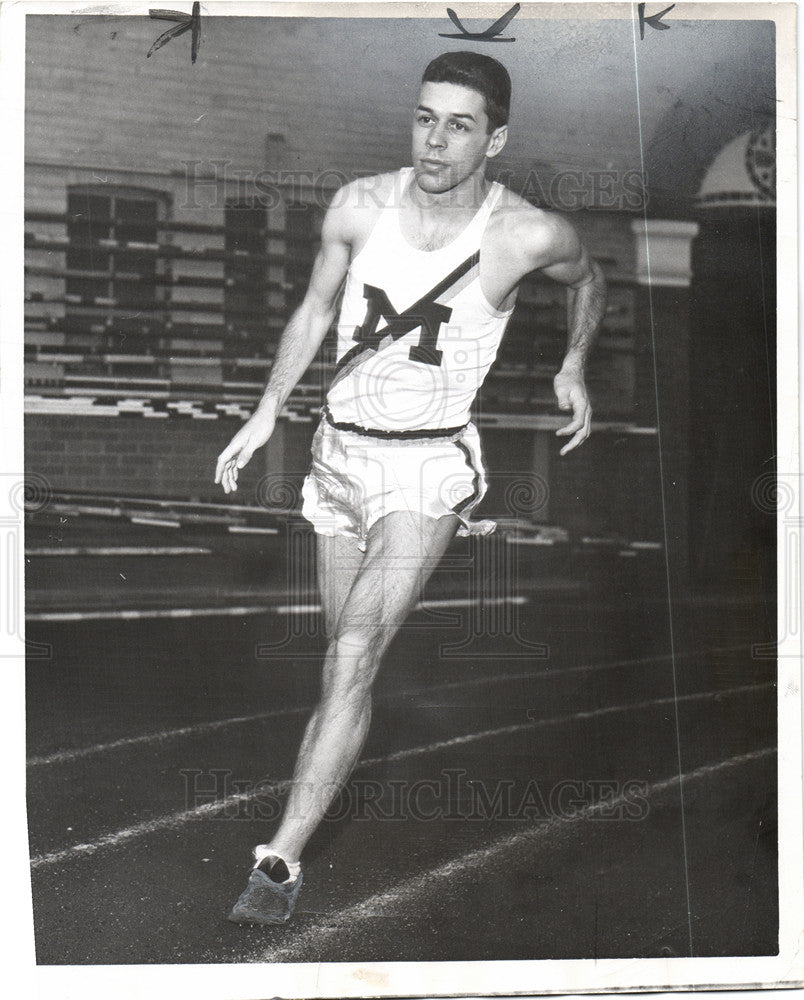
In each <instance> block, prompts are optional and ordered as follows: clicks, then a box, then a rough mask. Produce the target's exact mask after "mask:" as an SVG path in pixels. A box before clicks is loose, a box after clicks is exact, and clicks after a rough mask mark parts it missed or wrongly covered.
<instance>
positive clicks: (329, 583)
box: [316, 534, 365, 637]
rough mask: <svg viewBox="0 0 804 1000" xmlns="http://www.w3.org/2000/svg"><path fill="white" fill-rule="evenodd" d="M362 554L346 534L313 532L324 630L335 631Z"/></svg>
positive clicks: (332, 632)
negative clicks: (315, 533)
mask: <svg viewBox="0 0 804 1000" xmlns="http://www.w3.org/2000/svg"><path fill="white" fill-rule="evenodd" d="M364 558H365V553H364V552H363V550H362V549H360V548H359V547H358V544H357V538H355V537H352V536H350V535H320V534H319V535H316V562H317V573H318V590H319V593H320V594H321V608H322V611H323V614H324V629H325V630H326V634H327V635H328V636H330V637H331V636H332V635H334V634H335V627H336V625H337V623H338V619H339V618H340V616H341V611H342V610H343V606H344V604H345V603H346V598H347V597H348V596H349V591H350V590H351V589H352V584H353V583H354V582H355V577H356V576H357V574H358V572H359V570H360V567H361V566H362V565H363V560H364Z"/></svg>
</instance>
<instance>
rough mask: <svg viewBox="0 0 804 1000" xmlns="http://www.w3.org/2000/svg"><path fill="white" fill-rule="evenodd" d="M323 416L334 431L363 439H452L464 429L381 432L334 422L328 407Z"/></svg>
mask: <svg viewBox="0 0 804 1000" xmlns="http://www.w3.org/2000/svg"><path fill="white" fill-rule="evenodd" d="M324 416H325V418H326V420H327V422H328V423H330V424H331V425H332V426H333V427H334V428H335V429H336V430H339V431H351V432H352V433H353V434H363V435H364V436H365V437H375V438H385V439H386V440H388V439H393V440H398V441H417V440H421V439H424V438H438V437H452V435H453V434H460V432H461V431H462V430H463V429H464V427H466V424H461V425H460V426H459V427H432V428H427V429H425V430H415V431H383V430H379V429H377V428H373V427H363V426H361V425H360V424H350V423H347V422H345V421H343V420H334V419H333V417H332V414H331V413H330V412H329V407H328V406H325V407H324Z"/></svg>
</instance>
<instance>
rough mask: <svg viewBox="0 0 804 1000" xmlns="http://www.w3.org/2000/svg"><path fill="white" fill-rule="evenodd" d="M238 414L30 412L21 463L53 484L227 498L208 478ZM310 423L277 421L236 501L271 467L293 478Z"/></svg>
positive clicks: (303, 464)
mask: <svg viewBox="0 0 804 1000" xmlns="http://www.w3.org/2000/svg"><path fill="white" fill-rule="evenodd" d="M241 426H242V423H241V421H240V420H236V419H226V418H223V419H218V420H193V419H191V418H187V419H182V418H171V419H165V420H154V419H146V418H142V417H131V418H126V417H87V416H74V417H72V416H62V415H58V416H56V415H51V414H28V415H27V416H26V418H25V465H26V469H27V471H28V473H29V474H31V473H36V474H38V475H42V476H44V477H45V478H46V479H47V480H48V481H49V482H50V484H51V486H52V488H53V489H54V490H62V491H72V490H75V491H90V492H93V493H101V494H109V495H126V496H146V497H171V498H177V499H186V500H211V501H215V502H219V503H223V502H226V496H225V494H224V493H223V491H222V490H221V488H220V486H215V485H214V484H213V482H212V480H213V475H214V469H215V462H216V459H217V456H218V454H219V453H220V452H221V451H222V449H223V448H224V447H225V446H226V445H227V444H228V442H229V440H230V439H231V437H232V435H233V434H235V433H236V432H237V430H238V428H239V427H241ZM312 433H313V427H312V425H311V424H287V423H280V424H279V425H278V427H277V430H276V432H275V435H274V437H273V438H272V439H271V441H270V442H269V444H268V446H267V447H266V448H265V449H264V450H263V451H261V452H258V453H257V454H256V455H255V456H254V458H253V459H252V461H251V463H250V464H249V465H248V466H247V467H246V468H245V469H244V470H243V472H242V473H241V474H240V487H239V489H238V491H237V493H236V494H235V495H234V496H233V497H231V498H230V499H231V501H232V502H234V503H254V502H255V501H256V500H257V499H258V497H257V494H256V491H257V484H258V483H259V482H260V480H261V478H262V477H263V476H264V475H265V474H266V472H268V473H269V474H270V475H271V476H272V477H279V478H280V479H282V480H286V481H287V482H288V483H289V484H291V485H296V486H298V484H299V483H300V480H301V477H302V476H303V474H304V472H305V470H306V468H307V454H308V450H309V441H310V438H311V437H312Z"/></svg>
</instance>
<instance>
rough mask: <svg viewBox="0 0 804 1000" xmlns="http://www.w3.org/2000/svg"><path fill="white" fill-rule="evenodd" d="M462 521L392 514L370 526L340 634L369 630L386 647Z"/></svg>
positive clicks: (347, 599)
mask: <svg viewBox="0 0 804 1000" xmlns="http://www.w3.org/2000/svg"><path fill="white" fill-rule="evenodd" d="M458 524H459V520H458V518H457V517H456V516H455V515H454V514H449V515H446V516H445V517H440V518H433V517H428V516H427V515H425V514H420V513H416V512H414V511H392V512H391V513H389V514H386V515H385V516H384V517H381V518H380V519H379V520H378V521H376V522H375V524H373V525H372V527H371V529H370V531H369V533H368V537H367V540H366V552H365V555H364V557H363V561H362V563H361V564H360V566H359V568H358V570H357V573H356V574H355V576H354V580H353V582H352V585H351V587H350V589H349V593H348V595H347V597H346V600H345V602H344V604H343V607H342V610H341V613H340V616H339V619H338V626H337V630H338V632H339V633H344V632H347V631H352V630H359V631H363V630H366V629H368V630H370V631H371V632H372V633H375V634H378V635H380V636H381V637H382V639H384V641H382V642H381V645H382V646H383V647H384V646H385V645H387V643H388V642H390V640H391V638H392V637H393V635H394V633H395V632H396V631H397V629H398V628H399V627H400V626H401V625H402V623H403V622H404V621H405V619H406V618H407V617H408V615H409V614H410V613H411V611H412V610H413V608H414V607H415V606H416V603H417V601H418V599H419V596H420V595H421V591H422V588H423V587H424V584H425V583H426V582H427V579H428V578H429V577H430V575H431V574H432V572H433V570H434V569H435V568H436V566H437V565H438V563H439V562H440V560H441V558H442V556H443V555H444V552H445V551H446V549H447V546H448V545H449V543H450V541H451V540H452V538H453V537H454V536H455V532H456V531H457V529H458Z"/></svg>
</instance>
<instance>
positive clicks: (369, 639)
mask: <svg viewBox="0 0 804 1000" xmlns="http://www.w3.org/2000/svg"><path fill="white" fill-rule="evenodd" d="M387 645H388V641H387V638H386V636H385V635H384V630H383V629H381V628H379V627H377V626H354V625H352V626H351V627H348V628H345V627H342V626H339V627H338V628H337V629H336V630H335V634H334V636H333V637H332V639H331V640H330V643H329V649H328V651H327V669H326V671H325V676H324V681H325V685H326V687H327V688H328V689H330V690H332V691H335V690H337V691H338V692H339V693H340V694H348V693H353V694H357V695H361V694H362V693H365V692H367V691H368V690H369V688H370V687H371V684H372V681H373V680H374V677H375V675H376V673H377V669H378V667H379V662H380V657H381V656H382V654H383V653H384V652H385V649H386V647H387Z"/></svg>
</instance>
